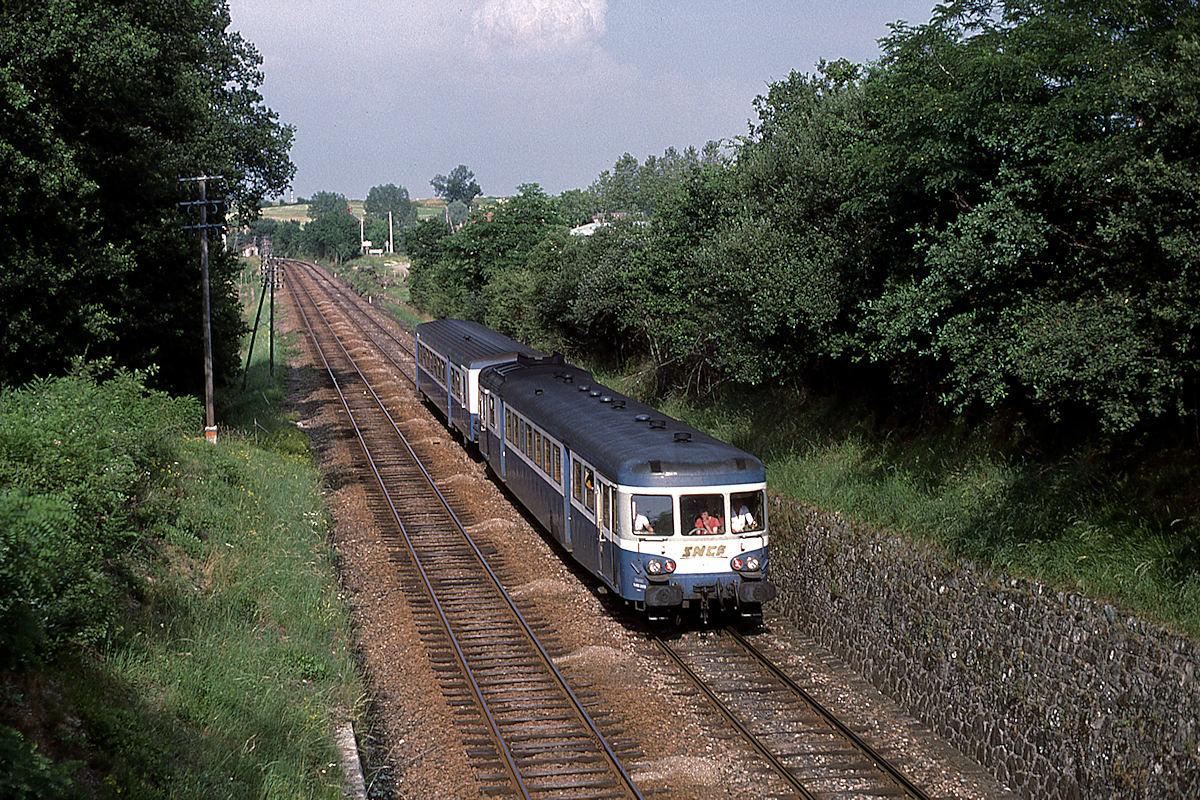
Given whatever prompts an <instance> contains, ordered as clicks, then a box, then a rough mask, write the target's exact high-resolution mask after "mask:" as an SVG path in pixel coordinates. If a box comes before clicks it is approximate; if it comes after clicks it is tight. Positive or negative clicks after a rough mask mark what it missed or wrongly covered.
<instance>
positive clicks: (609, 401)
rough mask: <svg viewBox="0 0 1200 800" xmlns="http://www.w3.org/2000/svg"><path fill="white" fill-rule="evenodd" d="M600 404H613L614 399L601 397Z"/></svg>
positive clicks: (606, 396)
mask: <svg viewBox="0 0 1200 800" xmlns="http://www.w3.org/2000/svg"><path fill="white" fill-rule="evenodd" d="M600 402H601V403H611V402H612V398H611V397H609V396H608V395H604V396H603V397H601V398H600Z"/></svg>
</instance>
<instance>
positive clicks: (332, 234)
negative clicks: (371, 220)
mask: <svg viewBox="0 0 1200 800" xmlns="http://www.w3.org/2000/svg"><path fill="white" fill-rule="evenodd" d="M360 232H361V229H360V228H359V224H358V220H357V219H356V218H355V217H354V215H353V214H351V213H350V212H349V211H345V210H342V211H330V212H328V213H326V214H322V215H321V216H319V217H317V218H316V219H314V220H313V221H312V222H310V223H308V224H307V225H305V226H304V228H303V229H302V234H301V246H302V247H303V248H304V250H305V251H306V252H308V253H311V254H312V255H314V256H315V257H317V258H325V259H329V260H330V261H333V262H335V263H341V262H342V261H345V260H346V259H348V258H352V257H354V256H355V255H356V254H357V253H358V252H359V249H360V247H361V244H360V242H361V240H360V238H359V233H360Z"/></svg>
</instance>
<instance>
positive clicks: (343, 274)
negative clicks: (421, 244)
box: [324, 255, 428, 325]
mask: <svg viewBox="0 0 1200 800" xmlns="http://www.w3.org/2000/svg"><path fill="white" fill-rule="evenodd" d="M407 264H408V259H407V258H405V257H403V256H396V255H391V256H362V257H360V258H355V259H353V260H351V261H347V262H344V263H342V264H325V265H324V266H325V268H326V269H328V270H329V271H330V272H332V273H333V274H335V275H337V276H338V277H340V278H342V279H343V280H345V281H346V282H348V283H349V284H350V285H351V286H353V287H355V288H356V289H358V291H359V292H360V293H362V294H363V295H370V296H371V297H372V298H373V299H374V300H376V301H378V302H380V303H382V305H383V307H384V308H385V309H386V310H387V311H388V312H389V313H391V314H392V315H393V316H395V317H396V318H397V319H399V320H401V321H402V322H404V323H406V324H408V325H416V324H417V323H418V322H422V321H424V320H426V319H428V317H427V316H425V315H423V314H421V313H420V312H419V311H417V310H416V309H414V308H413V307H412V306H411V305H409V302H410V300H411V299H412V296H411V294H410V293H409V290H408V281H407V279H406V278H405V276H404V273H403V272H402V271H401V270H400V269H399V268H400V266H401V265H404V266H405V267H406V266H407Z"/></svg>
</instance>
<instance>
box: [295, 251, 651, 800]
mask: <svg viewBox="0 0 1200 800" xmlns="http://www.w3.org/2000/svg"><path fill="white" fill-rule="evenodd" d="M295 277H300V276H299V274H298V273H296V275H295ZM297 285H300V288H301V289H302V290H303V292H304V294H305V295H306V298H305V300H306V301H307V302H305V300H302V298H301V296H300V295H301V293H300V291H298V290H297V288H296V287H297ZM288 286H289V289H290V291H291V293H292V297H293V300H294V301H295V305H296V308H297V309H298V310H299V312H300V317H301V320H302V321H303V323H304V325H305V327H306V328H307V330H308V332H309V335H310V337H311V338H312V341H313V343H314V346H315V347H316V350H317V352H318V354H319V355H320V358H321V360H322V362H323V363H324V366H325V369H326V371H327V372H328V374H329V378H330V380H331V382H332V384H333V388H334V389H335V391H336V392H337V394H338V397H339V399H340V401H341V404H342V407H343V409H344V410H345V412H346V414H347V416H348V418H349V421H350V424H351V425H352V427H353V429H354V433H355V436H356V437H357V439H358V441H359V444H360V445H361V447H362V450H363V453H364V455H365V457H366V460H367V462H368V466H369V468H370V470H371V471H372V473H373V474H374V476H375V480H376V482H377V484H378V486H379V489H380V491H381V492H382V495H383V497H384V499H385V502H386V504H387V506H388V507H389V509H390V515H391V518H392V519H393V520H394V522H395V529H396V532H397V533H398V534H399V536H398V538H399V539H402V540H403V547H404V548H405V549H406V550H407V553H408V556H409V557H410V558H411V559H412V562H413V563H414V564H415V565H416V569H417V570H418V572H419V573H420V575H421V579H422V581H423V584H424V588H425V591H426V594H427V596H428V598H429V600H430V601H431V603H432V604H433V606H434V608H435V610H436V615H437V618H438V620H439V622H440V627H441V629H442V633H443V635H444V636H445V637H446V638H447V639H448V640H449V641H450V642H451V648H452V650H453V653H454V658H455V660H456V661H457V662H458V665H459V667H460V669H461V672H462V675H463V677H464V679H465V680H466V681H467V683H468V685H469V686H470V693H471V695H472V696H473V697H474V699H475V702H476V704H477V707H478V709H479V712H480V714H481V715H482V716H483V718H484V719H485V720H486V727H487V729H488V731H489V733H490V736H491V739H492V741H493V743H494V745H495V748H496V750H497V751H498V753H499V755H500V760H501V761H502V763H503V767H504V771H505V772H506V773H507V775H508V777H509V778H510V780H511V792H514V793H516V794H518V795H519V796H521V797H525V798H534V797H537V798H549V797H556V798H601V797H628V798H635V799H637V800H640V799H641V797H642V795H641V793H640V792H639V790H638V788H637V787H636V786H635V785H634V783H633V781H632V779H631V778H630V776H629V774H628V773H627V771H626V770H625V768H624V766H623V765H622V763H621V761H620V759H619V758H618V756H617V754H616V752H615V751H614V749H613V748H612V746H611V745H610V744H609V742H608V741H607V740H606V739H605V737H604V735H603V734H602V733H601V731H600V729H599V728H598V727H597V725H596V723H595V722H594V721H593V720H592V718H591V717H590V716H589V714H588V712H587V710H586V709H585V708H584V706H583V704H582V702H581V701H580V700H579V698H578V697H577V696H576V695H575V693H574V692H573V691H572V690H571V688H570V686H569V685H568V684H567V682H566V680H565V679H564V678H563V676H562V674H561V673H560V672H559V671H558V669H557V668H556V667H555V666H554V664H553V662H552V660H551V658H550V656H549V654H548V653H547V652H546V650H545V648H544V646H543V645H542V643H541V642H540V641H538V638H537V636H536V635H535V634H534V632H533V630H532V628H531V627H530V625H529V623H528V622H527V621H526V620H525V619H524V617H523V616H522V615H521V613H520V612H519V611H518V609H517V607H516V604H515V603H514V601H513V600H512V598H511V597H510V596H509V595H508V593H507V592H506V591H505V590H504V588H503V586H502V585H501V584H500V581H499V580H498V578H497V577H496V575H495V573H494V572H493V571H492V569H491V567H490V566H488V564H487V562H486V560H485V559H484V557H483V555H482V554H481V553H480V551H479V549H478V548H477V547H476V546H475V543H474V542H473V541H472V540H471V537H470V536H469V535H468V534H467V532H466V530H465V529H464V527H463V525H462V524H461V522H460V521H459V520H458V517H457V516H456V515H455V513H454V511H453V510H452V509H451V508H450V505H449V503H448V502H447V501H446V498H445V497H444V496H443V494H442V493H441V491H440V490H438V488H437V486H436V484H435V482H434V481H433V478H432V477H431V476H430V475H429V473H428V472H427V471H426V470H425V468H424V467H423V466H422V465H421V464H420V461H419V459H418V458H417V455H416V453H415V451H414V450H413V448H412V446H411V445H410V444H409V442H408V441H407V439H406V438H405V437H404V435H403V433H402V432H401V430H400V428H399V427H398V426H397V424H396V422H395V420H394V419H393V418H392V417H391V415H390V413H389V412H388V411H387V408H386V406H385V404H384V402H383V401H382V399H381V398H380V397H379V395H378V394H376V392H375V389H374V388H373V387H372V386H371V385H370V381H369V380H367V378H366V376H365V375H364V374H363V372H362V371H361V369H360V368H359V366H358V364H357V363H356V362H355V360H354V358H353V357H352V356H351V354H350V352H349V350H348V349H347V348H346V347H345V345H344V344H343V343H342V341H341V340H340V338H339V337H338V336H337V334H336V333H335V331H334V329H333V324H332V322H331V321H330V320H329V319H328V318H327V317H326V316H325V315H324V313H322V311H321V310H320V308H319V307H318V305H317V302H316V300H315V298H313V297H312V295H311V293H309V290H308V288H307V287H306V286H304V285H303V282H302V281H300V280H293V281H288ZM306 305H307V309H306ZM308 309H311V317H320V323H318V325H316V326H315V325H314V323H313V319H312V318H311V317H310V311H309V310H308ZM331 358H333V359H334V360H336V361H342V362H344V364H345V366H340V367H339V368H335V366H334V365H333V364H331V363H330V359H331ZM343 384H346V387H345V388H344V386H343ZM351 386H352V387H353V388H352V389H350V387H351ZM498 788H499V787H492V791H495V790H497V789H498Z"/></svg>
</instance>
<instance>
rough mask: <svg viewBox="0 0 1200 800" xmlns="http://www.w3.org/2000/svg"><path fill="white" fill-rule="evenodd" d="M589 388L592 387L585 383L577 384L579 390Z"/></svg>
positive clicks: (583, 390)
mask: <svg viewBox="0 0 1200 800" xmlns="http://www.w3.org/2000/svg"><path fill="white" fill-rule="evenodd" d="M590 388H592V387H590V386H588V385H587V384H586V383H581V384H579V391H581V392H586V391H587V390H588V389H590Z"/></svg>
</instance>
